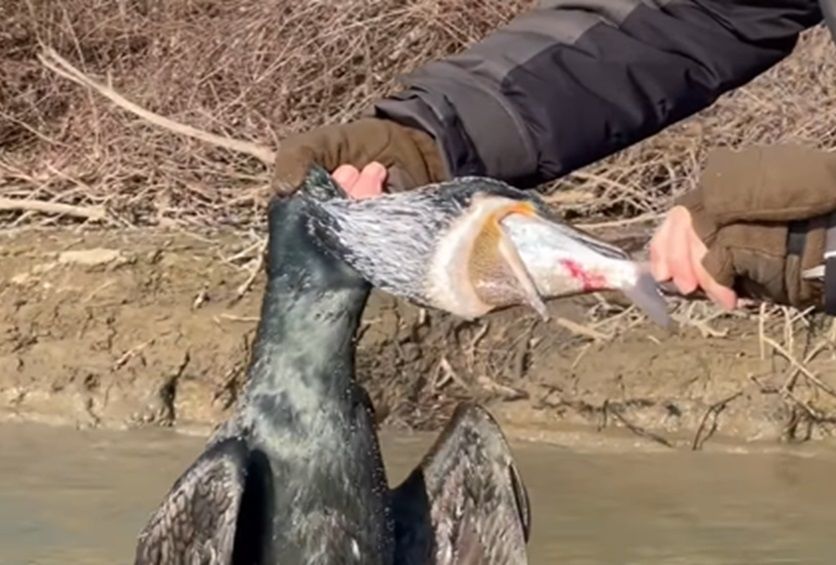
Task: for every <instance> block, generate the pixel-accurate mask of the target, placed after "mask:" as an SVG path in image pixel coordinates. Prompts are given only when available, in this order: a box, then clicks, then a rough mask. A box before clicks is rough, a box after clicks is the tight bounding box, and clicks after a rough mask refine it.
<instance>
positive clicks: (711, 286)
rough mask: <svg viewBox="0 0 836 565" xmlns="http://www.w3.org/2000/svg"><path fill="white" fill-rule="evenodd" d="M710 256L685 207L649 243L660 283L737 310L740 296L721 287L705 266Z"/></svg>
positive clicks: (672, 213) (653, 269)
mask: <svg viewBox="0 0 836 565" xmlns="http://www.w3.org/2000/svg"><path fill="white" fill-rule="evenodd" d="M707 253H708V248H707V247H706V245H705V243H703V241H702V240H701V239H700V238H699V236H698V235H697V232H696V230H695V229H694V224H693V222H692V219H691V213H690V212H689V211H688V208H686V207H685V206H674V207H673V208H671V210H670V211H669V212H668V214H667V216H666V217H665V220H664V221H663V222H662V225H661V226H659V229H657V230H656V233H654V234H653V238H652V239H651V240H650V269H651V273H652V274H653V277H654V278H655V279H656V280H657V281H658V282H666V281H669V280H672V281H673V283H674V284H675V285H676V287H677V288H678V289H679V291H680V292H681V293H682V294H686V295H687V294H691V293H692V292H694V291H696V290H698V289H702V291H703V292H705V294H706V296H708V297H709V298H710V299H711V300H713V301H714V303H716V304H718V305H719V306H721V307H722V308H725V309H726V310H732V309H734V308H735V307H736V306H737V293H735V291H734V290H732V289H731V288H729V287H726V286H723V285H721V284H720V283H718V282H717V281H716V280H715V279H714V277H712V276H711V274H710V273H709V272H708V271H707V270H706V268H705V267H704V266H703V264H702V261H703V259H704V258H705V256H706V254H707Z"/></svg>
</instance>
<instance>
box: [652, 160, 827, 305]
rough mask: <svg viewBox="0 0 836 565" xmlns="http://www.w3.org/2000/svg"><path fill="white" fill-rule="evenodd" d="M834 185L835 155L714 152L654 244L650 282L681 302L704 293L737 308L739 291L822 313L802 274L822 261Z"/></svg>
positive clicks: (814, 288) (816, 286)
mask: <svg viewBox="0 0 836 565" xmlns="http://www.w3.org/2000/svg"><path fill="white" fill-rule="evenodd" d="M835 185H836V153H832V152H828V151H822V150H818V149H814V148H806V147H801V146H794V145H773V146H765V147H752V148H747V149H743V150H730V149H722V150H718V151H714V152H712V153H711V154H709V156H708V158H707V160H706V167H705V170H704V172H703V174H702V176H701V178H700V182H699V185H698V186H697V187H696V188H695V189H694V190H691V191H689V192H687V193H686V194H684V195H682V196H681V197H679V198H678V199H677V202H676V204H677V205H676V206H674V207H673V208H672V209H671V210H670V211H669V212H668V214H667V216H666V217H665V220H664V222H663V223H662V225H661V226H660V227H659V229H658V230H657V231H656V233H655V234H654V236H653V239H652V240H651V250H650V251H651V265H652V267H651V270H652V272H653V275H654V277H655V278H657V279H658V280H660V281H665V280H673V283H674V285H675V286H676V287H677V288H678V289H679V291H680V292H682V293H683V294H689V293H691V292H693V291H694V290H696V289H697V288H702V289H703V291H704V292H705V293H706V295H708V296H709V297H711V298H712V299H713V300H714V301H715V302H717V303H718V304H721V305H723V306H724V307H726V308H733V307H735V306H737V305H738V304H739V301H738V299H737V295H736V292H737V293H740V294H741V297H743V296H744V295H745V297H746V298H755V299H761V300H768V301H770V302H773V303H777V304H786V305H791V306H795V307H799V308H806V307H808V306H811V305H815V306H821V302H822V286H821V283H820V282H816V281H812V280H807V279H805V278H804V277H803V276H802V273H803V272H804V271H805V270H806V269H810V268H812V267H815V266H817V265H820V264H821V263H822V261H823V252H824V246H825V232H826V215H827V214H829V213H831V212H833V211H836V190H834V189H833V187H834V186H835ZM791 225H793V226H794V227H793V230H792V234H793V237H792V238H790V234H791V230H790V226H791ZM791 241H792V244H791V243H790V242H791ZM732 288H734V289H735V290H734V291H733V290H732Z"/></svg>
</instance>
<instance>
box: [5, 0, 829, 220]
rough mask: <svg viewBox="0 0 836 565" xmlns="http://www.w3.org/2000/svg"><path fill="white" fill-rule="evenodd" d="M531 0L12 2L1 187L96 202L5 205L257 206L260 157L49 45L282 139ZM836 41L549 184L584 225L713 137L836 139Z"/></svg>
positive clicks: (634, 204)
mask: <svg viewBox="0 0 836 565" xmlns="http://www.w3.org/2000/svg"><path fill="white" fill-rule="evenodd" d="M532 3H533V2H532V1H531V0H517V1H514V2H502V1H500V0H492V1H479V2H476V1H472V0H470V1H466V2H462V1H456V2H454V1H452V0H412V1H394V0H386V1H378V0H374V1H372V0H350V1H342V2H320V1H308V2H301V3H294V2H287V1H278V0H258V1H255V0H236V1H234V2H223V1H221V0H183V1H182V2H177V3H173V4H171V5H166V3H163V2H159V1H156V0H143V1H135V2H129V1H127V0H78V1H74V2H68V1H54V0H10V1H7V2H4V3H3V4H2V6H0V19H2V21H3V22H4V26H3V29H2V30H0V77H2V80H0V148H2V151H0V198H6V199H17V198H25V199H28V200H30V201H41V202H47V203H51V204H52V203H57V204H64V205H72V206H77V207H79V208H78V210H81V211H82V212H81V213H80V214H72V213H67V210H69V211H70V212H72V210H73V209H66V208H58V210H59V211H63V212H64V213H63V214H55V213H51V214H50V213H48V214H44V209H43V207H40V208H39V207H38V206H34V207H32V206H29V207H27V208H25V209H22V210H16V209H9V208H10V207H8V206H7V207H5V208H4V207H0V221H1V222H2V225H3V226H12V225H20V224H23V223H27V222H39V223H54V222H63V221H72V222H78V221H90V220H91V219H92V220H97V218H98V217H99V216H100V215H101V214H100V210H101V207H104V209H106V210H107V214H108V220H109V221H111V222H117V223H119V224H122V225H137V226H142V225H170V224H177V225H180V226H182V227H187V228H188V227H198V226H199V227H207V226H210V227H211V226H219V225H232V226H236V227H240V228H248V227H251V226H253V225H254V224H256V223H260V220H261V219H260V216H259V215H258V212H259V210H260V208H259V207H260V205H261V203H260V200H259V199H257V198H255V196H256V195H257V194H258V191H259V190H261V189H263V188H264V186H265V183H266V179H267V174H268V172H267V171H265V170H264V168H263V166H262V165H261V163H259V162H258V161H256V160H254V159H252V158H249V157H246V156H243V155H239V154H231V153H230V152H228V151H225V150H221V149H218V148H214V147H210V146H207V145H204V144H201V143H200V142H197V141H194V140H190V139H186V138H184V137H179V136H176V135H172V134H169V133H167V132H163V131H160V130H158V129H156V128H154V127H151V126H149V125H148V124H146V123H143V122H142V121H141V120H138V119H137V118H135V117H134V116H132V115H130V114H128V113H127V112H124V111H122V110H119V109H117V108H116V107H115V106H114V105H113V104H111V103H110V102H108V101H107V100H105V99H103V98H101V97H99V96H98V95H96V94H94V93H92V92H90V91H89V90H86V89H83V88H81V87H79V86H78V85H76V84H74V83H72V82H70V81H68V80H66V79H63V78H61V77H58V76H57V75H55V74H54V73H52V72H51V71H49V70H47V69H45V68H44V67H43V66H42V65H40V63H39V62H38V61H37V59H36V54H37V52H38V49H39V46H38V42H39V41H42V42H43V43H45V44H48V45H50V46H52V47H54V48H55V49H56V50H57V52H58V53H60V54H61V55H63V56H64V57H66V58H67V59H69V60H70V61H71V62H72V63H73V64H74V65H77V66H78V67H79V68H81V69H82V70H83V71H84V72H85V73H88V74H90V75H91V76H93V77H96V78H99V79H103V80H104V79H106V78H107V77H109V79H110V80H111V81H112V84H113V86H114V88H116V89H117V90H118V91H120V92H122V93H124V94H125V95H126V96H128V97H129V98H130V99H132V100H133V101H135V102H137V103H138V104H140V105H142V106H144V107H146V108H148V109H150V110H152V111H155V112H158V113H160V114H163V115H166V116H168V117H170V118H172V119H175V120H178V121H181V122H183V123H187V124H190V125H192V126H196V127H199V128H203V129H206V130H209V131H212V132H215V133H219V134H225V135H229V136H231V137H235V138H240V139H248V140H251V141H257V142H260V143H267V144H270V145H274V144H276V143H278V141H279V140H280V139H282V138H283V137H285V136H287V135H289V134H292V133H294V132H299V131H303V130H305V129H307V128H310V127H313V126H317V125H320V124H324V123H333V122H339V121H344V120H348V119H351V118H352V117H354V116H356V115H357V114H358V113H360V112H361V111H362V110H363V109H364V108H365V107H366V106H367V105H368V104H369V103H370V102H371V101H372V100H373V99H374V98H375V97H377V96H379V95H380V94H382V93H385V92H387V91H390V90H392V89H394V88H397V79H398V75H399V74H400V73H403V72H406V71H408V70H409V69H411V68H414V67H415V66H416V65H418V64H420V63H422V62H425V61H427V60H431V59H433V58H436V57H440V56H443V55H444V54H447V53H452V52H455V51H457V50H460V49H461V48H462V47H464V46H465V45H467V44H469V43H471V42H473V41H476V40H478V39H479V38H481V37H483V36H484V35H485V34H486V33H488V32H489V31H490V30H491V29H493V28H495V27H496V26H498V25H501V24H502V23H503V22H505V21H507V20H508V19H510V18H511V17H513V15H514V14H515V13H517V12H518V11H520V10H522V9H524V8H526V7H528V6H529V5H531V4H532ZM834 55H836V54H834V52H833V46H832V45H831V43H830V40H829V37H828V36H827V35H826V33H825V32H824V31H823V30H816V31H815V32H812V33H810V34H808V35H806V36H805V37H804V38H803V40H802V43H801V45H800V46H799V48H798V50H797V52H796V53H795V54H794V55H793V56H792V57H790V58H789V59H788V60H787V61H785V62H784V63H782V64H780V65H778V66H777V67H776V68H774V69H773V70H772V71H770V72H769V73H767V74H766V75H764V76H762V77H760V78H758V79H757V80H756V81H754V82H753V83H751V84H750V85H748V86H747V87H746V88H743V89H741V90H739V91H737V92H735V93H732V94H730V95H727V96H724V97H723V98H722V99H721V100H720V101H719V102H718V103H717V104H716V105H715V106H714V107H713V108H711V109H710V110H707V111H705V112H703V113H702V114H701V115H700V116H699V117H698V118H695V119H692V120H688V121H687V122H686V123H683V124H680V125H678V126H675V127H673V128H670V129H669V130H668V131H666V132H664V133H663V134H662V135H659V136H657V137H655V138H653V139H651V140H648V141H646V142H644V143H641V144H639V145H636V146H634V147H632V148H630V149H628V150H626V151H623V152H622V153H620V154H618V155H615V156H613V157H611V158H609V159H606V160H604V161H602V162H599V163H597V164H595V165H593V166H590V167H587V168H585V169H584V170H581V171H577V172H576V173H575V174H573V175H570V176H569V177H567V178H565V179H562V180H561V181H559V182H555V183H552V184H551V185H550V186H547V187H543V188H544V190H545V191H546V192H547V193H549V194H550V195H551V196H550V197H551V198H553V200H554V201H555V203H556V204H557V203H560V204H561V205H562V206H563V209H564V210H565V211H566V212H567V214H568V215H569V217H571V218H573V219H575V220H576V221H578V222H582V223H592V224H598V223H601V222H605V225H606V222H616V223H617V222H623V221H625V220H628V221H633V222H640V221H642V220H643V219H650V220H652V219H654V218H655V217H656V216H657V215H658V213H659V212H661V211H664V210H665V209H666V207H667V206H668V205H669V201H670V197H671V195H674V194H677V193H679V192H680V191H682V190H684V189H687V188H689V187H691V186H693V184H694V182H695V179H696V178H697V174H696V173H697V171H698V169H699V167H700V164H701V162H702V158H703V156H704V154H705V152H706V150H708V149H710V148H712V147H715V146H718V145H741V144H749V143H760V142H775V141H786V140H796V141H802V142H805V143H809V144H813V145H825V146H827V145H831V144H832V141H833V138H834V127H836V116H834V113H833V112H832V111H828V110H827V109H826V108H827V107H826V105H824V104H823V103H824V102H826V101H828V100H830V98H831V94H830V85H831V84H836V80H834V79H836V71H834V63H833V62H834V61H836V56H834ZM88 207H93V208H92V210H94V211H95V213H94V214H92V216H93V217H92V218H90V217H85V214H84V213H83V211H84V210H87V209H88ZM12 208H13V207H12Z"/></svg>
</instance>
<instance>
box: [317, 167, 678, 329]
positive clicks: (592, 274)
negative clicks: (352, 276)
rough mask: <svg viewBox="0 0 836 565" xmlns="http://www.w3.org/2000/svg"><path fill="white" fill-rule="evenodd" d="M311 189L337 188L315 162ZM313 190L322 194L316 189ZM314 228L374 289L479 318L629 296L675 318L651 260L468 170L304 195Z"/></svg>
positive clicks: (654, 314) (665, 322)
mask: <svg viewBox="0 0 836 565" xmlns="http://www.w3.org/2000/svg"><path fill="white" fill-rule="evenodd" d="M306 183H308V184H309V185H320V186H330V185H333V184H334V180H333V179H332V178H331V176H330V175H329V174H328V173H327V172H326V171H325V170H324V169H322V168H321V167H319V166H317V165H314V166H313V167H311V169H310V170H309V172H308V179H307V180H306ZM310 194H311V195H315V194H316V191H313V192H311V193H310ZM307 206H308V214H309V229H310V230H311V233H312V234H313V235H315V236H316V238H318V240H319V241H320V242H321V244H322V245H323V246H324V247H325V248H326V249H327V250H329V251H330V252H332V253H335V254H336V255H337V256H338V257H339V258H340V259H341V260H343V261H345V263H346V264H348V265H350V266H351V267H352V268H353V269H355V270H356V271H358V272H359V273H360V274H362V276H364V277H365V278H366V279H367V280H368V281H369V282H370V283H371V284H372V285H374V286H375V287H376V288H378V289H380V290H383V291H385V292H388V293H390V294H392V295H395V296H398V297H401V298H404V299H407V300H410V301H412V302H413V303H415V304H417V305H421V306H425V307H430V308H435V309H438V310H442V311H445V312H447V313H450V314H453V315H455V316H458V317H461V318H463V319H466V320H474V319H476V318H479V317H482V316H484V315H486V314H488V313H489V312H492V311H494V310H498V309H502V308H507V307H511V306H516V305H527V306H528V307H530V308H532V309H533V310H534V311H535V312H536V313H537V314H538V315H539V317H540V318H541V319H542V320H543V321H549V320H550V319H551V317H550V315H549V311H548V308H547V306H546V301H547V300H551V299H555V298H561V297H566V296H571V295H576V294H586V293H592V292H599V291H610V290H612V291H619V292H621V293H623V294H624V295H625V296H626V297H627V298H628V299H629V300H630V301H631V302H632V303H633V304H635V305H636V307H637V308H638V309H639V310H640V311H642V312H643V313H644V314H645V315H647V317H648V318H649V319H651V320H652V321H653V322H655V323H657V324H659V325H660V326H662V327H665V328H669V327H670V326H671V324H672V319H671V316H670V313H669V311H668V305H667V302H666V300H665V297H664V295H663V293H662V292H661V289H660V286H659V285H658V284H657V282H656V280H655V279H654V278H653V276H652V274H651V272H650V268H649V264H648V263H647V262H644V261H636V260H634V259H633V258H631V257H630V255H629V254H628V253H626V252H625V251H623V250H622V249H620V248H618V247H617V246H615V245H612V244H610V243H607V242H605V241H603V240H601V239H599V238H596V237H593V236H592V235H590V234H588V233H586V232H584V231H582V230H580V229H578V228H575V227H573V226H572V225H571V224H569V223H568V222H565V221H563V220H562V218H560V217H559V216H558V215H557V213H556V212H555V211H553V210H552V209H551V208H550V207H549V206H548V205H547V204H546V203H545V201H544V200H543V199H542V198H541V197H539V195H537V194H536V193H535V192H533V191H530V190H529V191H526V190H521V189H518V188H516V187H513V186H512V185H510V184H508V183H506V182H504V181H500V180H497V179H493V178H487V177H478V176H465V177H458V178H454V179H452V180H449V181H443V182H439V183H432V184H428V185H425V186H421V187H418V188H416V189H413V190H409V191H403V192H397V193H384V194H382V195H380V196H375V197H372V198H365V199H334V198H317V197H315V196H308V198H307Z"/></svg>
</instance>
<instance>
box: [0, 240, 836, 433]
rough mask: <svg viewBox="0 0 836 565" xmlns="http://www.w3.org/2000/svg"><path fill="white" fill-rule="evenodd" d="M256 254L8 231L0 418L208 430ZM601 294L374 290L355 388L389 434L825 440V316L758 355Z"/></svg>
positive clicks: (833, 408) (238, 347) (744, 345)
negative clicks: (464, 309)
mask: <svg viewBox="0 0 836 565" xmlns="http://www.w3.org/2000/svg"><path fill="white" fill-rule="evenodd" d="M258 253H259V247H258V242H257V241H256V240H254V239H246V238H245V237H242V236H241V235H229V234H217V233H214V234H205V235H201V236H196V235H194V234H185V233H180V232H173V231H164V230H150V229H144V230H131V231H124V232H118V231H112V230H110V231H101V232H95V231H93V232H77V231H71V230H58V229H54V230H22V231H14V232H7V233H5V234H4V235H3V236H2V239H0V259H2V260H0V284H2V290H0V417H2V418H3V419H7V420H8V419H14V420H33V421H42V422H51V423H56V424H66V425H73V426H78V427H91V426H100V427H108V428H120V427H121V428H124V427H137V426H176V427H182V428H184V429H185V428H198V429H206V428H208V427H211V426H213V425H214V424H216V423H217V422H218V421H219V420H220V419H222V418H223V417H224V416H225V415H226V414H227V413H228V410H229V408H230V406H231V405H232V403H233V402H234V400H235V397H236V394H237V393H238V391H239V390H240V387H241V385H242V380H243V378H244V369H245V364H246V361H247V356H248V350H249V347H250V344H251V342H252V339H253V335H254V330H255V324H256V316H257V315H258V310H259V304H260V291H261V288H262V284H263V276H262V274H261V272H260V270H258V271H256V267H257V256H258ZM251 272H257V273H258V274H257V276H255V278H254V279H253V280H252V284H251V285H250V287H249V290H248V291H247V292H244V293H243V294H242V295H241V294H239V290H241V289H242V288H243V287H244V286H246V285H245V283H246V282H247V281H248V279H249V278H250V273H251ZM616 298H617V297H614V296H610V295H607V296H606V297H594V296H588V297H582V298H576V299H572V300H563V301H554V302H552V303H551V304H550V310H551V312H552V313H553V314H554V316H555V319H554V320H552V321H551V322H548V323H543V322H541V321H539V319H538V318H537V317H536V316H535V315H534V314H533V313H532V312H530V311H527V310H523V309H511V310H507V311H504V312H499V313H495V314H493V315H491V316H488V317H487V318H485V319H483V320H481V321H479V322H476V323H463V322H461V321H460V320H457V319H454V318H452V317H449V316H446V315H443V314H439V313H435V312H427V311H422V310H421V309H418V308H416V307H414V306H412V305H409V304H405V303H403V302H402V301H399V300H393V299H392V298H390V297H388V296H385V295H382V294H378V293H374V294H373V295H372V298H371V301H370V303H369V306H368V308H367V310H366V313H365V316H364V324H363V328H362V334H361V338H360V341H359V347H358V359H357V362H358V374H359V377H360V379H361V380H362V382H363V383H364V384H365V385H366V387H367V388H368V389H369V392H370V393H371V395H372V398H373V399H374V400H375V403H376V410H377V413H378V418H379V420H380V422H381V424H382V426H384V427H386V428H400V427H409V428H417V429H434V428H435V427H436V426H437V425H438V423H439V422H440V421H442V420H443V418H444V417H445V416H446V415H447V414H449V411H450V410H451V409H452V407H453V406H454V405H455V403H456V402H457V401H458V400H460V399H464V398H476V399H479V400H481V401H483V402H485V403H486V404H487V405H488V406H489V408H491V410H492V411H493V412H494V413H495V414H496V415H497V416H499V418H500V419H501V421H502V422H503V423H504V425H505V426H506V427H507V428H506V429H508V430H509V433H513V434H517V435H525V436H529V437H539V438H541V439H547V438H548V436H549V434H550V433H552V432H558V431H561V430H563V431H565V430H584V431H586V432H592V433H594V432H595V431H596V430H598V429H602V428H612V427H617V428H621V429H622V430H623V431H624V433H625V434H628V435H629V434H632V435H635V437H636V438H637V439H638V440H640V441H642V442H651V443H657V444H659V445H666V444H670V445H675V444H682V445H685V446H691V445H694V444H696V445H697V446H701V445H702V444H703V442H705V441H706V440H709V441H715V440H717V439H719V438H722V437H723V436H728V437H731V438H735V439H745V440H766V441H779V440H805V439H810V438H813V439H815V438H821V437H826V436H830V435H832V434H833V432H834V429H836V427H834V425H833V423H834V422H836V396H834V390H833V389H835V388H836V375H834V369H836V360H835V359H834V356H833V353H832V345H833V340H832V338H831V336H830V333H829V332H830V327H829V320H826V319H817V318H813V319H811V318H809V317H807V318H805V317H798V318H797V319H792V318H788V317H787V316H785V315H782V314H780V313H778V314H773V315H771V316H767V317H765V318H764V319H763V330H762V331H763V335H765V336H766V338H767V340H772V341H771V342H770V341H765V340H763V339H761V338H760V337H759V332H760V331H761V330H760V327H759V326H760V323H759V319H758V318H757V316H752V315H738V316H718V315H717V313H715V312H713V310H711V309H709V308H704V307H703V305H699V304H697V305H690V306H689V305H687V304H685V305H682V306H681V307H680V308H679V309H678V311H677V317H679V318H681V319H683V320H686V322H687V320H691V321H690V322H687V323H684V324H682V325H681V326H680V329H679V331H678V332H677V333H675V334H666V333H665V332H664V331H663V330H660V329H658V328H656V327H654V326H652V325H649V324H648V323H647V322H646V321H644V320H643V319H642V318H641V317H640V316H639V315H637V314H636V313H635V312H634V311H633V310H632V309H629V310H624V307H623V305H618V303H617V301H616V300H614V299H616ZM605 299H606V300H605ZM712 316H714V318H713V319H712V318H711V317H712ZM819 325H820V326H823V327H818V326H819ZM776 345H777V346H778V348H777V349H776V347H775V346H776ZM781 349H786V353H787V354H790V355H791V356H792V357H794V358H795V359H797V360H798V361H799V362H801V363H803V366H802V367H801V369H799V368H798V367H797V366H796V365H793V364H792V363H791V362H788V361H787V360H786V356H785V355H784V353H782V352H781V351H780V350H781Z"/></svg>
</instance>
